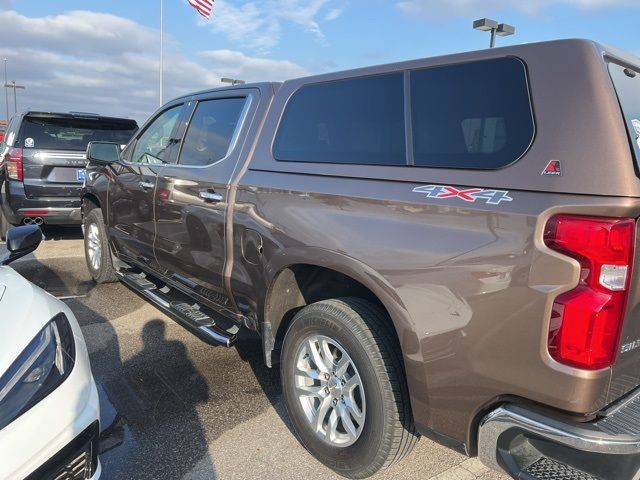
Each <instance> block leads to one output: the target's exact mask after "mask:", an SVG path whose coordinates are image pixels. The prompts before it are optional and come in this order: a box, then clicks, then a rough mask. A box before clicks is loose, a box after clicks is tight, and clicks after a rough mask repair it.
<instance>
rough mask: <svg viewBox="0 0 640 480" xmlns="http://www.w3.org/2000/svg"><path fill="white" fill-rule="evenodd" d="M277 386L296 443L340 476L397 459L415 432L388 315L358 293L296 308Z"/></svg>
mask: <svg viewBox="0 0 640 480" xmlns="http://www.w3.org/2000/svg"><path fill="white" fill-rule="evenodd" d="M281 358H282V363H281V367H280V368H281V379H282V390H283V394H284V398H285V402H286V405H287V410H288V412H289V415H290V417H291V420H292V423H293V427H294V429H295V431H296V433H297V434H298V437H299V438H300V440H301V442H302V443H303V445H304V446H305V448H306V449H307V450H309V451H310V452H311V453H312V454H313V455H314V456H315V457H316V458H318V459H319V460H320V461H321V462H322V463H324V464H325V465H327V466H328V467H329V468H331V469H333V470H334V471H336V472H337V473H339V474H340V475H343V476H345V477H349V478H366V477H369V476H371V475H373V474H374V473H375V472H377V471H378V470H380V469H383V468H386V467H389V466H390V465H392V464H394V463H395V462H397V461H399V460H400V459H402V458H403V457H404V456H405V455H406V454H407V453H409V452H410V451H411V449H412V448H413V446H414V445H415V443H416V441H417V439H418V435H417V434H416V433H415V430H414V426H413V420H412V417H411V407H410V405H409V394H408V391H407V387H406V384H405V381H404V367H403V363H402V357H401V355H400V350H399V346H398V345H397V341H396V338H395V332H394V331H393V330H392V327H391V325H390V321H389V318H388V315H387V314H386V313H385V312H384V310H382V309H381V308H380V307H378V306H376V305H374V304H372V303H370V302H367V301H365V300H361V299H357V298H341V299H335V300H325V301H322V302H318V303H314V304H312V305H309V306H307V307H305V308H303V309H302V310H300V311H299V312H298V313H297V315H296V316H295V317H294V319H293V321H292V323H291V326H290V327H289V329H288V331H287V333H286V336H285V339H284V344H283V349H282V357H281Z"/></svg>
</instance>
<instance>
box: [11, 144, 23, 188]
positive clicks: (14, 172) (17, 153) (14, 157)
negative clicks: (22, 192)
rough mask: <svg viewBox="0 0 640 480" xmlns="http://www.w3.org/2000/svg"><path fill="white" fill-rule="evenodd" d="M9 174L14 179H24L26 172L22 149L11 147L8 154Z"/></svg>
mask: <svg viewBox="0 0 640 480" xmlns="http://www.w3.org/2000/svg"><path fill="white" fill-rule="evenodd" d="M7 156H8V157H9V159H8V161H7V176H8V177H9V178H10V179H12V180H18V181H19V182H22V181H24V172H23V170H22V149H21V148H11V149H9V153H8V154H7Z"/></svg>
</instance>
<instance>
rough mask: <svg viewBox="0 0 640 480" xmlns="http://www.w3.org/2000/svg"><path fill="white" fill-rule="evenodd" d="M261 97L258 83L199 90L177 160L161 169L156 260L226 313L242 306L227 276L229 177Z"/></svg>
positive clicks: (238, 163) (189, 289)
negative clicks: (231, 292) (203, 92)
mask: <svg viewBox="0 0 640 480" xmlns="http://www.w3.org/2000/svg"><path fill="white" fill-rule="evenodd" d="M258 99H259V90H257V89H253V88H238V89H233V90H223V91H219V92H215V93H213V94H211V93H209V94H206V95H203V96H198V97H194V98H193V100H192V102H191V111H190V118H189V121H188V122H186V124H185V126H184V130H185V131H184V134H183V141H182V143H181V145H180V148H179V151H178V158H177V163H176V164H173V165H171V164H169V165H165V166H163V168H162V171H161V174H160V175H159V176H158V184H157V191H156V196H155V211H156V240H155V247H154V252H155V256H156V259H157V260H158V262H159V264H160V267H161V268H162V269H163V271H166V275H167V276H168V277H170V278H171V280H173V281H174V282H177V283H178V284H179V285H181V286H182V287H183V290H185V291H187V293H190V294H192V295H194V296H195V297H196V298H199V299H200V300H201V301H202V302H203V303H205V304H209V305H210V306H212V307H214V308H217V309H218V310H221V311H223V312H224V311H231V312H233V311H234V310H235V308H234V307H233V306H232V305H231V303H232V302H231V300H230V295H229V293H228V292H227V291H226V289H225V286H224V281H223V277H224V267H225V262H226V261H227V248H226V244H225V239H226V231H225V218H226V215H227V209H228V207H229V205H228V195H229V183H230V180H231V178H232V176H233V175H234V172H235V171H236V170H237V169H238V168H240V167H241V163H242V162H241V159H242V158H244V157H245V154H244V150H245V148H244V147H245V145H244V143H245V138H246V136H247V135H246V132H247V129H248V128H249V124H250V123H251V119H252V118H253V116H254V113H255V110H256V107H257V104H258Z"/></svg>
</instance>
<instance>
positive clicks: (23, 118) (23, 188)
mask: <svg viewBox="0 0 640 480" xmlns="http://www.w3.org/2000/svg"><path fill="white" fill-rule="evenodd" d="M137 128H138V125H137V124H136V122H135V121H134V120H129V119H124V118H111V117H103V116H99V115H93V114H86V113H50V112H46V113H45V112H25V113H22V114H20V115H17V116H15V117H13V118H12V120H11V122H10V123H9V126H8V128H7V132H6V136H5V139H4V141H3V143H2V147H0V167H1V168H0V186H1V191H0V238H1V239H4V238H5V235H6V231H7V228H8V227H9V226H10V225H19V224H22V223H37V224H42V223H46V224H58V225H59V224H78V225H79V224H80V221H81V218H80V190H81V188H82V183H83V182H84V178H85V171H86V170H85V166H86V158H85V152H86V149H87V144H88V143H89V142H91V141H98V140H99V141H108V142H114V143H118V144H126V143H127V142H128V141H129V139H130V138H131V136H132V135H133V134H134V133H135V131H136V130H137Z"/></svg>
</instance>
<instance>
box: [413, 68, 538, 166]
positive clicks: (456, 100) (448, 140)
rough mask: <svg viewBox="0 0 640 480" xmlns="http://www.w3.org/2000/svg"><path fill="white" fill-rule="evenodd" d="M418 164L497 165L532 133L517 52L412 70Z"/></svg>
mask: <svg viewBox="0 0 640 480" xmlns="http://www.w3.org/2000/svg"><path fill="white" fill-rule="evenodd" d="M411 118H412V132H413V157H414V164H415V165H416V166H422V167H445V168H468V169H495V168H500V167H504V166H506V165H509V164H510V163H513V162H515V161H516V160H518V159H519V158H520V157H521V156H522V155H523V154H524V153H525V152H526V150H527V149H528V148H529V145H530V144H531V141H532V139H533V135H534V126H533V114H532V111H531V101H530V98H529V89H528V86H527V77H526V71H525V67H524V64H523V63H522V62H521V61H520V60H518V59H516V58H513V57H507V58H498V59H495V60H485V61H479V62H469V63H461V64H458V65H449V66H446V67H435V68H426V69H423V70H416V71H412V72H411Z"/></svg>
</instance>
